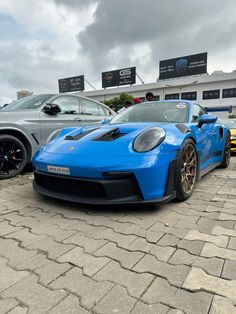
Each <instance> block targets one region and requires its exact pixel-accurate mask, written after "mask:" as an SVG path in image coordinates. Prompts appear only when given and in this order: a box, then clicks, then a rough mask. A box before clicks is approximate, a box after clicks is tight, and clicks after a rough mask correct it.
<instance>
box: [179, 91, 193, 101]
mask: <svg viewBox="0 0 236 314" xmlns="http://www.w3.org/2000/svg"><path fill="white" fill-rule="evenodd" d="M181 99H184V100H196V99H197V92H186V93H182V94H181Z"/></svg>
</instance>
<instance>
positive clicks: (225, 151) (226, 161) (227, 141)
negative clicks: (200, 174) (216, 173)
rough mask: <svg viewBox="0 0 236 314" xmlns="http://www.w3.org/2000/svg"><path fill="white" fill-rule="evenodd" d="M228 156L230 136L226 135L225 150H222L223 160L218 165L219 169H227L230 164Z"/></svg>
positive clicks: (229, 152) (229, 153)
mask: <svg viewBox="0 0 236 314" xmlns="http://www.w3.org/2000/svg"><path fill="white" fill-rule="evenodd" d="M230 155H231V142H230V134H229V133H228V134H227V137H226V141H225V148H224V158H223V161H222V163H221V164H220V166H219V167H220V168H227V167H228V165H229V162H230Z"/></svg>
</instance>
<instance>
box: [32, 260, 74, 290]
mask: <svg viewBox="0 0 236 314" xmlns="http://www.w3.org/2000/svg"><path fill="white" fill-rule="evenodd" d="M70 268H71V266H70V265H69V264H66V263H63V264H58V263H55V262H52V261H49V263H47V264H46V265H44V266H43V267H40V268H38V269H36V270H35V273H36V274H37V275H39V282H40V283H42V284H43V285H45V286H46V285H48V284H49V283H50V282H51V281H53V280H55V279H56V278H58V277H59V276H60V275H62V274H64V273H65V272H66V271H68V270H69V269H70Z"/></svg>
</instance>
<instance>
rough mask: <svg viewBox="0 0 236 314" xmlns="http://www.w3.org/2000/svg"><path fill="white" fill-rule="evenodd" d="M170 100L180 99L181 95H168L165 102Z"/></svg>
mask: <svg viewBox="0 0 236 314" xmlns="http://www.w3.org/2000/svg"><path fill="white" fill-rule="evenodd" d="M169 99H179V94H166V95H165V100H169Z"/></svg>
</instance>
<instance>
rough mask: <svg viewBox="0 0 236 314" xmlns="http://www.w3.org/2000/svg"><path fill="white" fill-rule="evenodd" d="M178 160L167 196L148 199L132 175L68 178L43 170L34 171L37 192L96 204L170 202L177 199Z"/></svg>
mask: <svg viewBox="0 0 236 314" xmlns="http://www.w3.org/2000/svg"><path fill="white" fill-rule="evenodd" d="M175 167H176V160H174V161H173V162H172V163H171V165H170V169H169V174H168V181H167V185H166V193H165V195H164V196H163V197H158V198H153V199H144V197H143V194H142V191H141V190H140V187H139V184H138V182H137V180H136V178H135V176H134V175H133V174H132V173H125V174H124V175H122V174H119V175H117V176H115V175H114V176H113V177H111V178H106V179H91V178H86V179H85V178H80V177H68V176H64V175H57V174H51V173H44V172H40V171H37V170H36V171H35V172H34V181H33V188H34V190H35V191H37V192H39V193H41V194H43V195H46V196H49V197H53V198H57V199H61V200H65V201H71V202H77V203H83V204H96V205H116V204H117V205H118V204H147V203H167V202H169V201H171V200H172V199H174V198H175V196H176V194H175V189H174V173H175Z"/></svg>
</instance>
